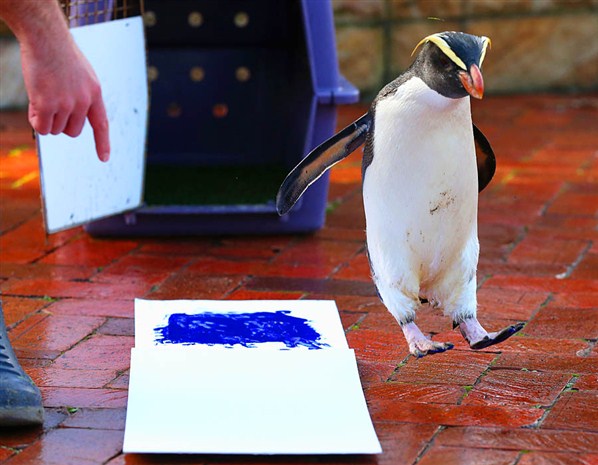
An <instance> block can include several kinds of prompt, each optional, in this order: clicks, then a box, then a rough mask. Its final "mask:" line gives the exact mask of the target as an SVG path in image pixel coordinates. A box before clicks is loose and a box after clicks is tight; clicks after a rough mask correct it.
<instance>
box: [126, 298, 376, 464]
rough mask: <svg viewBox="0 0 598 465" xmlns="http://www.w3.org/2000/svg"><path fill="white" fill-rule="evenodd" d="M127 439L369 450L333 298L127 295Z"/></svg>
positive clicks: (281, 449) (203, 449) (180, 446)
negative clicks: (130, 318)
mask: <svg viewBox="0 0 598 465" xmlns="http://www.w3.org/2000/svg"><path fill="white" fill-rule="evenodd" d="M135 345H136V347H135V348H134V349H132V352H131V370H130V377H129V399H128V407H127V419H126V426H125V438H124V446H123V450H124V451H125V452H131V453H180V454H375V453H380V452H381V451H382V450H381V447H380V443H379V442H378V439H377V437H376V433H375V430H374V427H373V425H372V421H371V419H370V416H369V412H368V410H367V405H366V402H365V398H364V395H363V391H362V388H361V383H360V380H359V373H358V371H357V363H356V359H355V353H354V352H353V350H351V349H350V348H349V347H348V345H347V341H346V338H345V336H344V331H343V327H342V324H341V320H340V317H339V314H338V309H337V307H336V304H335V302H334V301H319V300H314V301H310V300H300V301H297V300H295V301H288V300H281V301H270V300H269V301H259V300H252V301H234V300H231V301H208V300H197V301H192V300H172V301H158V300H154V301H150V300H141V299H136V300H135Z"/></svg>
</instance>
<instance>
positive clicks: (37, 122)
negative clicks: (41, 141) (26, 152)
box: [28, 103, 54, 136]
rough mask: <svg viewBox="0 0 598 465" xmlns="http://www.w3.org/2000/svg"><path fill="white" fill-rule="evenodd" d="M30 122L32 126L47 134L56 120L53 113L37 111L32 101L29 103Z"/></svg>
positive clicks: (40, 132) (37, 130) (39, 132)
mask: <svg viewBox="0 0 598 465" xmlns="http://www.w3.org/2000/svg"><path fill="white" fill-rule="evenodd" d="M28 115H29V124H31V127H32V128H33V129H34V130H35V131H36V132H37V133H38V134H41V135H44V136H45V135H46V134H48V133H49V132H50V130H51V129H52V122H53V120H54V114H53V113H40V112H38V111H36V109H35V108H34V107H33V105H32V104H31V103H29V112H28Z"/></svg>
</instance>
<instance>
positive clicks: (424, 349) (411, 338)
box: [401, 322, 453, 358]
mask: <svg viewBox="0 0 598 465" xmlns="http://www.w3.org/2000/svg"><path fill="white" fill-rule="evenodd" d="M401 329H402V330H403V334H404V335H405V339H406V340H407V344H409V352H411V354H413V355H414V356H416V357H417V358H420V357H423V356H424V355H431V354H437V353H439V352H444V351H445V350H449V349H452V348H453V344H451V343H450V342H435V341H432V340H431V339H430V338H428V337H426V336H424V334H423V333H422V332H421V331H420V329H419V328H418V327H417V325H416V324H415V323H413V322H411V323H407V324H405V325H401Z"/></svg>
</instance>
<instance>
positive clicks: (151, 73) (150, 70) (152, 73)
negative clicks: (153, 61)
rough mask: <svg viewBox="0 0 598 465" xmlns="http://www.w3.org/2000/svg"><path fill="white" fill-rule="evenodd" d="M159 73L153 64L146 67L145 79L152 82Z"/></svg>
mask: <svg viewBox="0 0 598 465" xmlns="http://www.w3.org/2000/svg"><path fill="white" fill-rule="evenodd" d="M159 74H160V73H159V72H158V68H156V67H155V66H148V67H147V79H148V80H149V82H154V81H155V80H156V79H158V75H159Z"/></svg>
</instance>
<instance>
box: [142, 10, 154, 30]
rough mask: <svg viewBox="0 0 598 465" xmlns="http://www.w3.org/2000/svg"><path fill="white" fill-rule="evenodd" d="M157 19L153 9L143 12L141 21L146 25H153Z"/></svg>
mask: <svg viewBox="0 0 598 465" xmlns="http://www.w3.org/2000/svg"><path fill="white" fill-rule="evenodd" d="M157 21H158V20H157V18H156V13H154V12H153V11H146V12H145V13H143V23H144V24H145V25H146V27H153V26H155V25H156V22H157Z"/></svg>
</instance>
